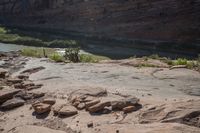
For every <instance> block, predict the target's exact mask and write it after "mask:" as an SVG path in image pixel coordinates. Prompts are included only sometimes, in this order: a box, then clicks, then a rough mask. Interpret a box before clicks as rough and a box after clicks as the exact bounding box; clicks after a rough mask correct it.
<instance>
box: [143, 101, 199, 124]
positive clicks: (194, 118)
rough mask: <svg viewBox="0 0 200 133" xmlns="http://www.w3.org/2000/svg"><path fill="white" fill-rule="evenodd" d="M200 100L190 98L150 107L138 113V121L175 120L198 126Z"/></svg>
mask: <svg viewBox="0 0 200 133" xmlns="http://www.w3.org/2000/svg"><path fill="white" fill-rule="evenodd" d="M199 103H200V100H190V101H182V102H175V103H172V104H164V105H160V106H155V107H152V108H150V109H148V110H146V111H144V112H142V113H141V114H140V123H152V122H163V123H165V122H172V123H174V122H176V123H182V124H186V125H192V126H196V127H200V120H199V118H200V104H199Z"/></svg>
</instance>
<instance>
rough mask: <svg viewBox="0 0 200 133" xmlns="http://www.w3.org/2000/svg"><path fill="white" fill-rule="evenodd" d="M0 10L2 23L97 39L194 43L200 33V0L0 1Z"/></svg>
mask: <svg viewBox="0 0 200 133" xmlns="http://www.w3.org/2000/svg"><path fill="white" fill-rule="evenodd" d="M0 11H1V14H2V15H1V18H0V19H1V20H0V21H1V22H2V23H3V22H4V23H6V24H8V23H12V24H14V23H15V24H20V26H23V25H24V26H25V25H29V26H37V27H40V28H52V29H62V30H65V31H71V33H79V34H81V35H89V36H90V35H96V36H98V38H101V37H108V38H117V39H122V38H125V39H139V40H167V41H179V42H185V41H193V42H194V41H198V40H199V33H200V28H199V27H200V26H199V21H200V0H189V1H186V0H185V1H184V0H26V1H16V0H2V1H1V2H0ZM22 23H23V25H22Z"/></svg>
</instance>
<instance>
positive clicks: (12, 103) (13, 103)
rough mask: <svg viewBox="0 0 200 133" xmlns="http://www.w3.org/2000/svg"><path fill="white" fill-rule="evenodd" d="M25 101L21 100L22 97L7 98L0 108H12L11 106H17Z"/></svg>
mask: <svg viewBox="0 0 200 133" xmlns="http://www.w3.org/2000/svg"><path fill="white" fill-rule="evenodd" d="M24 103H25V101H24V100H22V99H19V98H13V99H11V100H8V101H6V102H4V103H3V104H2V105H1V106H0V108H1V109H6V110H7V109H13V108H16V107H19V106H22V105H24Z"/></svg>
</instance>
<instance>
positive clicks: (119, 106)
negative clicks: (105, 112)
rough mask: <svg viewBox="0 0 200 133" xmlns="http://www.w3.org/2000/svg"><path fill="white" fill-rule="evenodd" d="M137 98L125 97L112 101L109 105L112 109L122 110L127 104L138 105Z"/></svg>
mask: <svg viewBox="0 0 200 133" xmlns="http://www.w3.org/2000/svg"><path fill="white" fill-rule="evenodd" d="M138 102H139V99H138V98H136V97H132V96H131V97H127V98H124V99H121V100H117V101H112V102H111V106H112V110H122V109H123V108H125V107H127V106H135V105H138Z"/></svg>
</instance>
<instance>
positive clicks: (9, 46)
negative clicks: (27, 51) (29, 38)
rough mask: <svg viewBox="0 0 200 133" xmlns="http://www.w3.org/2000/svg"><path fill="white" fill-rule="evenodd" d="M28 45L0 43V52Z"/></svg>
mask: <svg viewBox="0 0 200 133" xmlns="http://www.w3.org/2000/svg"><path fill="white" fill-rule="evenodd" d="M27 47H28V46H23V45H15V44H5V43H0V52H9V51H17V50H21V49H23V48H27Z"/></svg>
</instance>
